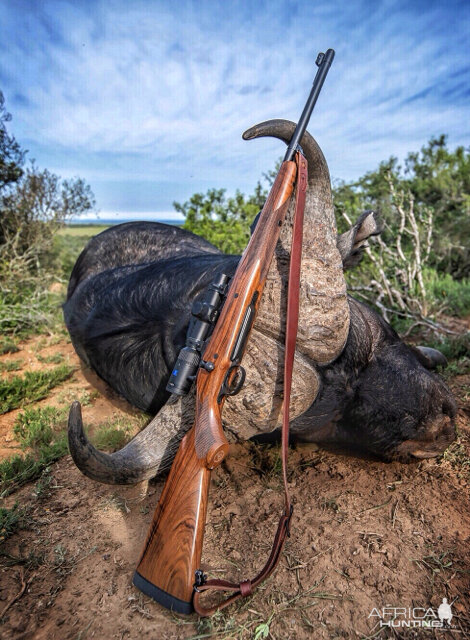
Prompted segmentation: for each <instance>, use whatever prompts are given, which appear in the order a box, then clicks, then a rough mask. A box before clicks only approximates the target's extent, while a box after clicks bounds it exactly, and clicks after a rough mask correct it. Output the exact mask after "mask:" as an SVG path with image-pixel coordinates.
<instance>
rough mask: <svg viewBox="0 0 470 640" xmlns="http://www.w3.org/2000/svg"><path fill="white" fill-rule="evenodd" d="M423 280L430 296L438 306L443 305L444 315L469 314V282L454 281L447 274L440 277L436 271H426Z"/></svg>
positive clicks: (464, 280)
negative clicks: (425, 281)
mask: <svg viewBox="0 0 470 640" xmlns="http://www.w3.org/2000/svg"><path fill="white" fill-rule="evenodd" d="M425 279H426V280H427V283H428V285H427V286H428V289H429V290H430V294H431V296H433V298H434V299H435V300H436V301H437V302H438V303H439V304H440V305H443V304H444V305H445V307H446V308H445V310H444V312H445V313H447V314H448V315H454V316H465V315H468V314H470V280H467V279H462V280H454V279H453V278H452V276H450V275H449V274H448V273H446V274H444V275H442V274H438V273H437V272H436V271H427V272H426V274H425Z"/></svg>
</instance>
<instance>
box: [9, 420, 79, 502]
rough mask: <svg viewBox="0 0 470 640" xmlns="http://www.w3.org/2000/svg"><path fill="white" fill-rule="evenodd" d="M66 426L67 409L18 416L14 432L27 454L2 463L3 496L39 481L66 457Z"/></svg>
mask: <svg viewBox="0 0 470 640" xmlns="http://www.w3.org/2000/svg"><path fill="white" fill-rule="evenodd" d="M66 424H67V410H66V409H56V408H54V407H45V408H40V409H30V410H26V411H24V412H23V413H22V414H20V415H19V416H18V418H17V419H16V422H15V424H14V427H13V431H14V434H15V437H16V438H17V439H18V441H19V443H20V445H21V448H22V449H23V450H24V451H27V453H26V455H24V456H22V455H16V456H13V457H12V458H10V459H8V460H4V461H3V462H1V463H0V496H5V495H8V494H9V493H11V492H12V491H14V490H15V489H17V488H18V487H20V486H21V485H23V484H25V483H26V482H30V481H31V480H35V479H36V478H39V477H40V476H41V474H42V473H43V471H44V470H45V469H47V467H49V466H50V465H51V464H52V463H53V462H55V461H56V460H59V459H60V458H62V456H64V455H65V454H66V453H67V450H68V449H67V434H66ZM46 475H47V473H46ZM44 482H45V478H44ZM43 488H44V489H45V487H43ZM39 493H41V487H39ZM39 497H40V496H39Z"/></svg>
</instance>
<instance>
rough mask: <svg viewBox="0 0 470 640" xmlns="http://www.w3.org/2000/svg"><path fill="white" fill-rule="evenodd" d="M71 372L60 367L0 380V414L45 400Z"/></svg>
mask: <svg viewBox="0 0 470 640" xmlns="http://www.w3.org/2000/svg"><path fill="white" fill-rule="evenodd" d="M73 372H74V368H73V367H69V366H68V365H62V366H60V367H55V368H54V369H51V370H49V371H27V372H26V373H25V374H24V375H23V376H14V377H13V378H11V379H10V380H0V414H2V413H7V411H11V410H12V409H16V408H18V407H21V406H23V405H24V404H29V403H31V402H35V401H37V400H41V399H42V398H45V397H46V396H47V394H48V393H49V391H50V390H51V389H53V388H54V387H55V386H57V385H58V384H60V383H61V382H63V381H64V380H66V379H67V378H69V377H70V376H71V375H72V373H73Z"/></svg>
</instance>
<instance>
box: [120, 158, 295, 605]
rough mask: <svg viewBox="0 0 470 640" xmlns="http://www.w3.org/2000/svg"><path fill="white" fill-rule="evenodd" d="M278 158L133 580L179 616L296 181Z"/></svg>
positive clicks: (188, 598) (189, 596)
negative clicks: (226, 405)
mask: <svg viewBox="0 0 470 640" xmlns="http://www.w3.org/2000/svg"><path fill="white" fill-rule="evenodd" d="M296 173H297V169H296V163H295V162H292V161H286V162H283V164H282V166H281V168H280V170H279V173H278V175H277V178H276V180H275V182H274V185H273V187H272V189H271V193H270V194H269V197H268V199H267V201H266V204H265V206H264V207H263V211H262V213H261V216H260V219H259V221H258V224H257V227H256V229H255V231H254V233H253V235H252V237H251V239H250V242H249V243H248V246H247V248H246V249H245V252H244V253H243V256H242V258H241V260H240V263H239V266H238V268H237V271H236V273H235V275H234V277H233V279H232V281H231V284H230V289H229V292H228V294H227V299H226V301H225V304H224V306H223V308H222V311H221V314H220V318H219V320H218V321H217V324H216V326H215V329H214V332H213V334H212V337H211V339H210V342H209V344H208V346H207V348H206V350H205V351H204V355H203V360H204V363H205V365H208V364H209V365H210V366H206V367H205V368H204V369H203V368H201V369H200V370H199V372H198V375H197V382H196V385H197V386H196V419H195V424H194V426H193V428H192V429H191V431H190V432H188V433H187V434H186V436H185V437H184V438H183V440H182V442H181V445H180V448H179V450H178V453H177V455H176V458H175V460H174V462H173V466H172V468H171V471H170V475H169V476H168V479H167V481H166V484H165V487H164V489H163V492H162V495H161V497H160V500H159V503H158V505H157V508H156V510H155V514H154V518H153V522H152V524H151V526H150V531H149V534H148V536H147V540H146V542H145V545H144V549H143V552H142V556H141V559H140V561H139V564H138V567H137V570H136V572H135V574H134V579H133V583H134V585H135V586H136V587H138V588H139V589H140V590H141V591H143V592H144V593H145V594H147V595H148V596H150V597H151V598H153V599H154V600H156V601H157V602H159V603H160V604H162V605H163V606H165V607H167V608H168V609H173V610H174V611H178V612H180V613H191V612H192V611H193V604H192V600H193V594H194V585H195V582H196V577H195V573H196V571H197V570H198V569H199V563H200V560H201V552H202V543H203V536H204V526H205V519H206V509H207V500H208V493H209V482H210V471H211V469H213V468H214V467H216V466H217V465H219V464H220V463H221V462H222V460H223V459H224V457H225V455H226V454H227V451H228V442H227V440H226V438H225V436H224V433H223V429H222V420H221V410H222V406H223V402H224V398H225V396H226V395H228V394H233V393H235V392H238V390H239V389H240V388H241V385H242V382H243V379H244V371H243V369H242V367H241V366H240V363H241V358H242V356H243V351H244V349H245V345H246V342H247V339H248V336H249V333H250V330H251V327H252V325H253V321H254V318H255V315H256V310H257V308H258V305H259V300H260V297H261V294H262V291H263V288H264V284H265V281H266V277H267V274H268V270H269V266H270V263H271V260H272V256H273V255H274V249H275V247H276V244H277V241H278V238H279V233H280V227H281V225H282V223H283V221H284V218H285V214H286V211H287V206H288V203H289V198H290V196H291V194H292V191H293V186H294V182H295V178H296Z"/></svg>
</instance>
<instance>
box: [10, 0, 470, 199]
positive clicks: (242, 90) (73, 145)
mask: <svg viewBox="0 0 470 640" xmlns="http://www.w3.org/2000/svg"><path fill="white" fill-rule="evenodd" d="M21 4H22V3H21V2H18V4H16V3H13V4H11V5H10V6H9V7H6V6H5V5H3V9H2V8H0V19H1V18H2V15H1V12H2V11H3V13H4V15H3V17H4V18H5V20H4V21H3V24H4V27H3V30H4V33H2V34H1V35H2V40H3V42H4V51H3V52H2V68H1V71H2V76H3V77H4V78H6V86H5V83H3V84H4V86H5V90H6V92H7V98H10V96H11V100H12V104H13V105H14V121H13V125H12V127H13V131H14V132H15V133H16V135H17V137H18V138H19V139H20V141H21V140H25V141H26V146H29V147H30V148H31V149H32V150H33V152H35V151H36V150H37V149H49V150H50V153H49V155H50V156H52V157H53V156H54V154H55V155H56V158H57V170H58V172H59V173H60V166H61V164H63V165H65V167H64V171H65V173H69V174H73V175H76V174H81V175H85V176H86V177H87V178H88V180H90V181H91V182H92V183H93V178H96V179H104V178H106V179H109V180H111V179H114V180H121V181H124V182H125V181H132V180H148V181H151V180H154V179H155V177H158V179H159V180H160V181H161V182H165V181H166V182H168V183H171V182H172V181H173V182H181V181H182V180H189V179H190V178H191V180H192V181H194V184H195V185H196V186H195V190H196V189H197V188H198V187H197V184H198V183H199V182H201V183H206V182H211V181H212V184H214V186H217V185H221V184H225V185H226V186H227V187H229V189H230V188H232V189H233V188H234V187H235V186H237V185H238V186H240V187H242V188H245V187H246V186H247V185H252V184H254V182H255V181H256V179H257V178H258V177H259V176H260V175H261V173H262V172H263V171H266V170H267V169H268V168H270V166H272V163H273V162H274V160H275V159H276V158H277V157H278V156H279V155H281V153H282V148H281V146H280V144H279V142H277V141H276V142H274V141H257V142H253V143H251V144H247V143H245V142H243V141H242V140H241V133H242V131H243V130H244V129H245V128H247V127H249V126H251V125H252V124H254V123H256V122H258V121H262V120H265V119H269V118H271V117H284V118H287V119H293V120H296V119H297V118H298V117H299V115H300V112H301V109H302V107H303V104H304V102H305V99H306V97H307V95H308V92H309V90H310V86H311V82H312V79H313V75H314V72H315V66H314V59H315V57H316V53H317V52H318V50H319V49H320V48H322V47H328V46H332V47H334V48H335V49H336V50H337V57H336V60H335V62H334V65H333V67H332V69H331V72H330V74H329V76H328V78H327V81H326V83H325V87H324V90H323V93H322V95H321V97H320V99H319V102H318V106H317V110H316V113H315V114H314V115H313V118H312V122H311V125H310V127H309V128H310V131H311V132H312V133H313V134H314V135H315V136H316V137H317V138H318V140H319V142H320V144H321V146H322V147H323V150H324V152H325V155H326V158H327V160H328V162H329V164H330V168H331V173H332V175H333V176H337V177H343V178H352V177H357V176H359V175H360V174H361V173H363V172H364V171H366V170H368V169H372V168H374V166H376V165H377V163H378V162H379V161H380V160H384V159H386V158H387V157H388V156H389V155H398V156H403V155H404V154H405V153H406V152H407V151H410V150H416V149H417V148H418V147H419V146H421V144H424V142H426V140H427V139H429V137H430V136H431V135H437V134H439V133H441V132H447V133H449V134H450V137H451V142H453V143H454V144H455V143H466V144H468V143H469V142H470V132H469V128H468V107H467V105H466V102H465V101H464V96H463V95H456V96H454V97H453V98H452V100H450V99H449V98H448V97H447V95H448V94H446V90H447V89H449V88H452V87H453V86H454V85H455V83H454V84H452V83H451V84H450V85H449V78H448V74H449V73H451V72H452V71H455V70H458V69H459V68H463V67H464V66H465V65H466V64H467V61H466V52H465V49H464V48H463V46H462V45H463V43H464V41H465V37H466V36H467V35H468V34H467V32H468V23H467V25H466V24H465V21H464V20H462V19H461V17H460V13H461V10H460V9H458V5H455V6H454V5H453V4H452V3H450V4H449V6H446V7H443V6H441V5H440V4H439V3H437V2H435V3H434V2H432V1H430V2H429V3H428V4H427V5H426V6H424V5H423V7H418V6H416V7H415V6H414V5H413V4H411V5H410V4H409V3H408V4H405V3H403V4H402V3H401V2H398V1H396V0H394V1H392V0H387V1H383V2H378V3H374V4H372V3H370V2H367V1H365V2H359V1H358V0H356V2H353V3H349V4H346V3H344V2H340V1H339V0H336V1H334V2H329V3H328V4H322V5H318V6H317V5H316V3H315V4H314V3H297V2H287V0H286V2H271V3H264V2H259V3H251V2H241V3H227V2H215V1H214V2H211V3H199V2H198V3H196V2H194V3H193V2H189V1H188V2H184V1H182V2H178V3H174V4H172V5H170V4H169V3H163V2H137V1H136V2H133V3H124V2H120V1H119V2H118V1H106V2H105V1H102V2H96V3H93V4H90V3H86V4H85V3H84V4H82V5H81V4H79V3H73V4H72V3H70V4H69V3H66V2H51V1H47V0H46V1H44V2H41V3H39V4H38V5H37V6H36V9H35V10H31V11H29V12H28V13H27V14H26V15H25V12H24V11H21ZM15 9H16V10H15ZM459 11H460V13H459ZM444 18H445V21H444ZM450 36H451V37H450ZM455 82H456V81H455ZM439 83H442V84H441V85H440V84H439ZM420 93H421V94H422V97H421V98H420V97H417V98H416V99H415V100H413V101H411V102H410V101H409V99H410V98H411V97H412V96H416V95H418V94H420ZM18 94H21V95H23V96H25V97H26V99H27V100H26V101H24V102H23V103H22V102H21V101H18V102H17V103H15V101H14V100H15V98H14V96H15V95H18ZM10 108H11V110H12V111H13V106H11V107H10ZM65 157H66V158H67V160H64V158H65ZM36 158H37V160H38V162H39V164H41V157H40V155H39V154H38V153H36ZM73 159H76V164H74V160H73ZM191 184H193V182H191ZM169 189H170V187H169ZM178 198H179V195H178V194H177V193H174V194H173V195H169V198H168V204H170V203H171V201H172V200H173V199H178ZM102 206H106V203H105V202H104V203H102ZM138 206H139V203H138V202H136V207H138Z"/></svg>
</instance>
